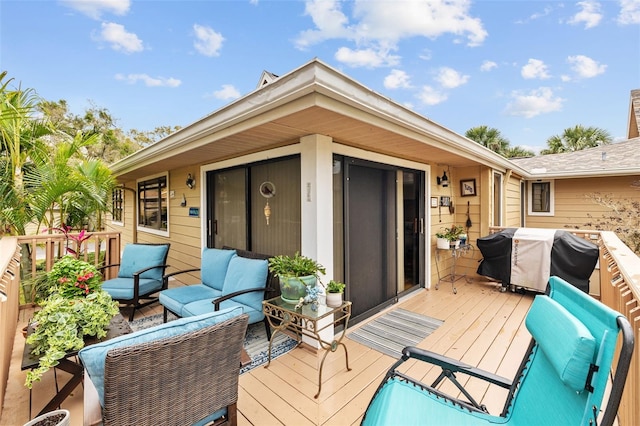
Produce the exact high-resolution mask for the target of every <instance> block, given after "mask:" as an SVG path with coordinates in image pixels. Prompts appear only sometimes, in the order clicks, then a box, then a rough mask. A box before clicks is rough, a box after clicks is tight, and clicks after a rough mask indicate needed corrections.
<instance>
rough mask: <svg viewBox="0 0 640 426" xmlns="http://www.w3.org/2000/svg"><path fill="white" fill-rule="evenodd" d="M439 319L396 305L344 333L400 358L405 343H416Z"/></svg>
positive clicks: (433, 327)
mask: <svg viewBox="0 0 640 426" xmlns="http://www.w3.org/2000/svg"><path fill="white" fill-rule="evenodd" d="M443 322H444V321H441V320H439V319H435V318H431V317H427V316H425V315H420V314H416V313H414V312H411V311H407V310H405V309H400V308H397V309H394V310H392V311H389V312H388V313H386V314H384V315H381V316H379V317H378V318H376V319H374V320H372V321H370V322H368V323H367V324H365V325H363V326H362V327H359V328H357V329H356V330H354V331H352V332H351V333H347V337H348V338H349V339H351V340H354V341H356V342H358V343H362V344H363V345H365V346H368V347H370V348H371V349H375V350H376V351H378V352H382V353H383V354H386V355H389V356H392V357H394V358H400V357H401V356H402V349H404V347H405V346H416V345H417V344H418V343H420V342H421V341H423V340H424V339H425V338H426V337H427V336H428V335H430V334H431V333H433V332H434V331H435V330H436V329H437V328H438V327H440V325H442V323H443Z"/></svg>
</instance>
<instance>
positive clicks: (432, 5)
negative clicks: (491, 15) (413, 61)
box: [295, 0, 488, 66]
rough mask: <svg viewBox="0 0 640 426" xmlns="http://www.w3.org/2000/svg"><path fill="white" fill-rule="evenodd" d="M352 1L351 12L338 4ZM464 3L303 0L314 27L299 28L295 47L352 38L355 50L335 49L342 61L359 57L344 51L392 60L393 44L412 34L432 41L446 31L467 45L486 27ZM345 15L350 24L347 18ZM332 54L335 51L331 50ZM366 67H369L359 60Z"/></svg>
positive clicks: (480, 37)
mask: <svg viewBox="0 0 640 426" xmlns="http://www.w3.org/2000/svg"><path fill="white" fill-rule="evenodd" d="M347 4H348V5H352V4H353V8H352V10H353V14H352V16H351V17H349V16H347V15H346V14H345V13H344V12H343V10H342V5H347ZM470 7H471V4H470V2H468V1H449V0H440V1H437V2H434V1H425V0H405V1H403V2H402V5H401V6H400V7H399V6H398V3H395V2H379V1H369V0H356V1H355V2H354V3H351V2H349V3H347V2H343V1H340V0H307V1H306V2H305V14H306V15H308V16H310V17H311V19H312V20H313V23H314V25H315V28H313V29H308V30H305V31H302V32H301V33H300V34H299V36H298V38H297V39H296V40H295V45H296V47H297V48H299V49H306V48H308V47H310V46H312V45H314V44H318V43H321V42H322V41H325V40H329V39H344V40H348V41H352V42H354V43H355V44H356V46H357V48H355V49H353V50H344V49H346V48H344V47H343V48H342V49H341V50H342V52H340V57H341V58H343V59H344V60H345V61H347V63H351V64H357V63H361V61H360V60H355V61H353V60H349V58H348V57H347V56H346V55H345V53H351V52H353V53H355V52H369V54H370V53H371V52H374V51H378V52H379V53H377V55H375V56H377V57H384V58H387V60H386V61H382V62H383V63H384V62H387V63H388V64H391V65H392V64H393V61H390V60H389V59H391V58H394V57H392V56H388V52H390V51H394V50H396V49H397V46H398V42H399V41H400V40H402V39H407V38H412V37H427V38H430V39H435V38H438V37H440V36H443V35H446V34H450V35H453V36H456V37H464V38H466V42H467V44H468V45H469V46H477V45H480V44H482V43H483V42H484V40H485V38H486V37H487V35H488V34H487V31H486V30H485V29H484V27H483V25H482V21H481V20H480V19H479V18H475V17H472V16H471V15H470ZM350 18H351V19H352V22H350ZM336 57H338V54H336ZM364 64H365V65H366V66H374V65H372V62H367V61H365V62H364Z"/></svg>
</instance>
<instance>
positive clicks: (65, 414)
mask: <svg viewBox="0 0 640 426" xmlns="http://www.w3.org/2000/svg"><path fill="white" fill-rule="evenodd" d="M54 416H60V421H59V422H58V423H56V426H69V423H70V422H71V420H70V416H71V414H70V413H69V410H64V409H62V410H54V411H49V412H48V413H44V414H42V415H40V416H38V417H36V418H34V419H32V420H30V421H29V422H27V423H25V424H24V426H37V425H39V424H46V425H50V424H52V423H50V422H47V421H46V420H48V419H49V418H50V417H54Z"/></svg>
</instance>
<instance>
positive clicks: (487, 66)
mask: <svg viewBox="0 0 640 426" xmlns="http://www.w3.org/2000/svg"><path fill="white" fill-rule="evenodd" d="M497 67H498V64H496V63H495V62H493V61H488V60H485V61H482V65H480V71H485V72H486V71H491V70H492V69H494V68H497Z"/></svg>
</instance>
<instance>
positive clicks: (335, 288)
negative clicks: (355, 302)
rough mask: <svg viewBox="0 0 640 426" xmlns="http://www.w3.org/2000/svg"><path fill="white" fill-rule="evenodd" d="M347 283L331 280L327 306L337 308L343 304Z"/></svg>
mask: <svg viewBox="0 0 640 426" xmlns="http://www.w3.org/2000/svg"><path fill="white" fill-rule="evenodd" d="M345 287H346V284H345V283H341V282H340V281H334V280H331V281H329V283H328V284H327V306H329V307H331V308H337V307H340V306H341V305H342V301H343V294H344V288H345Z"/></svg>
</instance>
